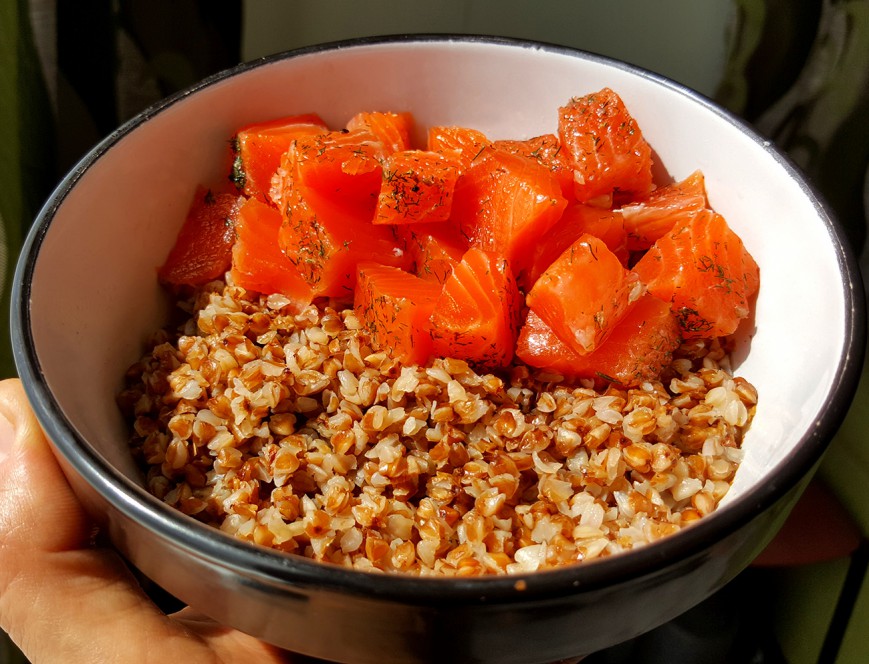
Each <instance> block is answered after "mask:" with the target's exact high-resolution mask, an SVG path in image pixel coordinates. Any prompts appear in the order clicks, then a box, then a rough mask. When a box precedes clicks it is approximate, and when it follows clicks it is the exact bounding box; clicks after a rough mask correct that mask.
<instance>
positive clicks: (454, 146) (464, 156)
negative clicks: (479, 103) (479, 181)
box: [426, 126, 492, 172]
mask: <svg viewBox="0 0 869 664" xmlns="http://www.w3.org/2000/svg"><path fill="white" fill-rule="evenodd" d="M491 144H492V142H491V141H490V140H489V139H488V138H486V135H485V134H484V133H483V132H481V131H477V130H476V129H468V128H467V127H440V126H435V127H430V128H429V130H428V138H427V141H426V146H427V149H429V150H431V151H432V152H438V153H440V154H442V155H444V156H446V157H449V158H451V159H452V160H453V161H455V162H456V163H457V164H458V165H459V170H460V171H462V172H464V171H465V170H467V169H468V168H470V166H471V164H473V163H474V162H475V161H477V160H478V159H481V158H482V157H483V154H484V152H485V149H486V148H487V147H489V146H490V145H491Z"/></svg>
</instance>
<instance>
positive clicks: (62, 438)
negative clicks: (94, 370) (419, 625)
mask: <svg viewBox="0 0 869 664" xmlns="http://www.w3.org/2000/svg"><path fill="white" fill-rule="evenodd" d="M417 42H421V43H426V44H430V43H436V42H446V43H482V44H488V45H501V46H506V47H512V48H523V49H531V50H543V51H549V52H553V53H556V54H561V55H568V56H571V57H578V58H581V59H585V60H590V61H593V62H597V63H599V64H603V65H606V66H608V67H612V68H616V69H620V70H623V71H627V72H629V73H633V74H635V75H637V76H640V77H642V78H646V79H649V80H652V81H654V82H656V83H658V84H660V85H662V86H663V87H666V88H669V89H670V90H672V91H675V92H677V93H678V94H680V95H683V96H685V97H689V98H690V99H692V100H693V101H695V102H696V103H697V104H699V105H700V106H703V107H705V108H706V109H707V110H708V111H710V112H712V113H714V114H715V115H718V116H719V117H721V118H722V119H724V120H725V121H726V122H727V123H729V124H730V125H732V126H734V127H736V128H737V129H739V130H740V131H741V132H742V133H743V134H745V135H746V136H748V137H749V138H751V139H752V140H753V141H754V142H756V143H758V144H760V145H761V146H762V147H763V148H764V149H765V150H766V151H767V152H769V153H770V154H771V155H772V156H773V157H774V158H775V159H776V160H777V162H778V163H779V164H780V165H781V167H782V168H783V169H785V171H786V172H787V173H788V174H789V175H790V177H791V178H792V179H794V180H796V181H797V182H798V183H799V185H800V187H801V188H802V190H803V191H804V192H805V193H806V195H807V196H808V197H809V198H810V199H811V200H812V201H813V203H814V205H815V208H816V210H817V212H818V216H819V217H820V218H821V219H822V220H823V221H824V223H825V224H826V227H827V231H828V233H829V235H830V237H831V241H832V243H833V245H834V248H835V250H836V252H837V256H838V262H839V267H840V270H841V273H842V277H843V280H842V283H843V297H844V299H845V303H846V311H845V314H846V321H845V324H846V329H845V339H844V348H843V353H842V356H841V358H840V362H839V366H838V367H837V372H836V376H837V378H836V381H835V383H834V385H833V387H832V389H831V391H830V394H829V395H828V397H827V399H826V401H825V403H824V404H823V406H822V408H821V410H820V413H819V416H818V418H817V419H816V421H815V422H814V423H813V426H812V427H811V429H810V430H808V431H807V432H806V433H805V435H804V436H803V438H802V439H801V440H800V442H799V443H798V445H797V447H796V451H795V453H794V454H793V455H791V456H790V457H789V458H788V459H786V460H785V461H784V462H782V465H781V468H780V472H779V473H778V474H777V475H776V476H775V477H774V478H771V480H770V481H768V482H766V483H764V484H762V485H760V486H757V487H754V488H753V489H752V490H751V491H749V492H748V493H746V494H745V495H743V496H740V497H739V499H737V500H736V501H734V502H733V503H731V504H730V505H729V506H728V508H727V509H724V510H721V511H719V512H717V513H715V514H714V515H712V517H710V518H707V519H702V520H701V521H700V522H698V523H697V524H695V525H693V526H692V527H690V528H687V529H685V530H683V531H681V532H680V533H678V534H676V535H674V536H672V537H669V538H666V539H664V540H662V541H659V542H657V543H655V544H654V545H651V546H646V547H642V548H640V549H637V550H634V551H632V552H630V553H627V554H622V555H618V556H613V557H609V558H606V559H603V560H596V561H592V562H589V563H585V564H579V565H575V566H571V567H566V568H559V569H555V570H547V571H541V572H533V573H529V574H520V575H508V576H497V577H474V578H449V579H444V578H434V577H416V576H409V575H391V574H374V573H368V572H360V571H357V570H350V569H345V568H341V567H338V566H332V565H324V564H322V563H318V562H315V561H312V560H308V559H306V558H303V557H300V556H294V555H286V554H282V553H279V552H275V551H272V550H269V549H265V548H261V547H258V546H255V545H252V544H248V543H246V542H242V541H238V540H235V539H233V538H231V537H230V536H227V535H225V534H223V533H219V532H218V531H216V530H215V529H213V528H211V527H209V526H205V525H203V524H201V523H199V522H198V521H195V520H194V519H191V518H190V517H186V516H185V515H183V514H181V513H180V512H177V511H175V510H174V509H172V508H170V507H168V506H166V505H165V504H163V503H162V502H160V501H159V500H157V499H156V498H155V497H153V496H151V495H150V494H149V493H147V491H145V490H144V489H143V488H142V487H140V486H138V485H136V484H135V483H133V482H132V481H130V480H129V479H127V478H126V477H125V476H124V475H122V474H121V473H120V472H119V471H118V470H116V469H115V468H114V467H112V466H111V465H110V464H108V463H107V462H106V461H105V460H104V459H103V458H102V457H101V456H100V455H99V454H98V453H96V452H95V450H94V449H93V448H92V447H90V445H89V444H88V443H87V442H86V441H85V440H83V439H82V438H81V437H80V436H79V435H78V433H77V432H76V430H75V428H74V427H73V425H72V424H71V422H69V420H67V418H66V416H65V415H64V413H63V411H62V409H61V407H60V405H59V403H58V402H57V401H56V400H55V399H54V397H53V396H52V394H51V391H50V389H49V387H48V385H47V383H46V381H45V380H44V378H43V374H42V369H41V366H40V362H39V357H38V355H37V352H36V348H35V345H34V342H33V339H32V337H31V334H30V329H31V326H30V323H31V320H30V307H29V305H30V298H31V279H32V277H33V272H34V269H35V265H36V261H37V258H38V255H39V249H40V246H41V244H42V241H43V240H44V238H45V236H46V234H47V232H48V230H49V228H50V226H51V220H52V218H53V217H54V215H55V214H56V212H57V210H58V208H59V207H60V206H61V204H62V203H63V201H64V199H65V197H66V196H67V194H68V193H69V192H70V191H71V189H72V188H73V187H74V186H75V184H76V182H77V181H78V180H79V178H81V177H82V175H83V174H84V173H85V172H86V171H87V170H88V168H90V166H92V165H93V164H94V163H95V162H96V161H97V160H99V158H100V157H101V156H102V155H103V154H105V153H106V152H107V151H108V150H110V149H111V148H112V146H113V145H114V144H115V143H117V142H118V141H119V140H120V139H121V138H123V137H124V136H125V135H126V134H128V133H130V132H131V131H133V130H135V129H136V128H137V127H138V126H140V125H142V124H144V123H146V122H147V121H148V120H149V119H150V118H152V117H154V116H155V115H157V114H159V113H161V112H162V111H164V110H165V109H167V108H169V107H170V106H172V105H173V104H176V103H179V102H181V101H183V100H184V99H185V98H186V97H188V96H190V95H192V94H195V93H196V92H197V91H199V90H202V89H203V88H206V87H209V86H212V85H214V84H217V83H219V82H221V81H224V80H226V79H228V78H231V77H233V76H234V75H236V74H239V73H243V72H246V71H248V70H250V69H253V68H257V67H261V66H267V65H269V64H271V63H275V62H278V61H281V60H284V59H287V58H296V57H300V56H305V55H311V54H317V53H321V52H325V51H334V50H346V49H353V48H359V47H367V46H380V45H390V44H412V43H417ZM845 237H846V236H845V234H844V231H843V230H842V228H841V226H840V225H839V223H838V221H837V220H836V219H835V216H834V215H833V214H832V212H831V211H830V208H829V207H828V205H827V204H826V203H825V202H824V200H823V198H822V197H821V195H820V194H819V192H817V191H816V190H815V188H814V186H813V185H812V184H810V183H809V182H807V181H806V179H804V177H803V176H802V175H801V174H800V171H799V169H798V167H797V166H796V165H795V164H794V163H793V162H792V161H791V160H790V158H789V157H787V156H786V155H785V154H783V153H782V152H781V151H779V150H778V149H777V148H776V147H775V146H773V145H771V143H770V141H768V140H765V139H764V138H762V137H761V136H759V135H758V134H757V133H756V132H755V131H754V130H753V129H752V128H751V127H750V126H749V125H748V124H747V123H745V122H744V121H743V120H741V119H740V118H738V117H737V116H735V115H734V114H732V113H731V112H729V111H727V110H725V109H723V108H721V107H719V106H718V105H716V104H715V103H714V102H712V101H711V100H710V99H708V98H707V97H705V96H704V95H702V94H700V93H698V92H696V91H694V90H691V89H690V88H688V87H686V86H683V85H681V84H679V83H676V82H674V81H672V80H670V79H668V78H666V77H664V76H662V75H659V74H656V73H653V72H650V71H648V70H646V69H643V68H641V67H638V66H635V65H631V64H628V63H625V62H621V61H618V60H615V59H613V58H609V57H606V56H602V55H599V54H596V53H591V52H588V51H583V50H580V49H576V48H570V47H566V46H562V45H557V44H551V43H546V42H540V41H533V40H527V39H517V38H511V37H497V36H490V35H453V34H415V35H410V34H405V35H386V36H378V37H365V38H358V39H349V40H343V41H336V42H329V43H324V44H318V45H314V46H307V47H303V48H298V49H293V50H290V51H285V52H282V53H276V54H274V55H270V56H266V57H263V58H259V59H256V60H252V61H250V62H246V63H242V64H239V65H237V66H236V67H233V68H230V69H227V70H225V71H222V72H219V73H217V74H214V75H212V76H210V77H208V78H206V79H203V80H202V81H201V82H199V83H197V84H196V85H194V86H192V87H190V88H188V89H186V90H184V91H181V92H179V93H176V94H174V95H172V96H170V97H167V98H166V99H164V100H162V101H160V102H158V103H156V104H154V105H153V106H151V107H149V108H147V109H146V110H144V111H142V112H141V113H140V114H138V115H137V116H136V117H134V118H132V119H131V120H129V121H128V122H126V123H124V124H123V125H122V126H120V127H119V128H118V129H116V130H115V131H114V132H112V133H111V134H110V135H108V136H107V137H106V138H105V139H103V140H102V141H101V142H100V143H99V144H97V145H96V146H95V147H94V148H93V149H92V150H91V151H90V152H89V153H88V154H86V155H85V156H84V157H83V158H82V159H81V161H79V163H78V164H77V165H76V166H75V167H74V168H73V169H72V170H71V171H70V172H69V173H68V174H67V175H66V177H65V178H64V179H63V180H62V181H61V182H60V183H59V184H58V186H57V188H56V189H55V191H54V192H53V193H52V195H51V196H50V197H49V199H48V200H47V202H46V203H45V205H44V207H43V208H42V210H41V211H40V212H39V214H38V215H37V217H36V220H35V223H34V225H33V227H32V228H31V230H30V232H29V234H28V236H27V239H26V241H25V244H24V247H23V249H22V251H21V254H20V258H19V261H18V265H17V268H16V271H15V276H14V282H13V291H12V310H11V314H12V316H11V322H12V340H13V353H14V358H15V362H16V366H17V368H18V371H19V375H20V377H21V379H22V382H23V384H24V388H25V390H26V393H27V395H28V398H29V399H30V401H31V404H32V406H33V408H34V410H35V412H36V414H37V417H38V419H39V421H40V423H41V424H42V426H43V427H44V429H45V431H46V433H47V434H48V438H49V439H50V441H51V442H52V445H53V446H54V448H55V451H56V452H57V453H59V454H60V455H61V456H62V457H63V459H64V460H65V461H66V462H67V463H68V464H69V466H71V468H72V469H73V470H74V471H75V472H76V473H78V474H79V475H80V476H81V477H82V478H83V479H84V480H85V481H86V482H87V483H88V484H90V485H91V487H93V488H94V489H95V490H96V491H97V492H98V494H99V495H100V496H101V497H102V498H103V499H105V500H106V501H107V502H108V503H109V504H111V505H113V506H114V507H115V508H116V509H118V510H119V511H120V512H121V513H122V514H123V515H125V516H126V517H128V518H130V519H133V520H135V521H137V522H139V523H140V524H141V525H142V526H144V527H145V528H146V529H147V530H149V531H150V532H152V533H153V534H155V535H157V536H159V537H162V538H165V539H166V540H169V541H172V542H174V544H175V545H176V546H178V547H180V548H182V549H184V550H186V551H187V552H188V553H189V554H190V555H194V556H197V557H200V558H203V559H207V560H209V561H211V562H212V563H214V564H216V565H218V566H222V567H225V568H228V569H232V570H234V571H235V572H237V573H239V574H241V575H244V576H248V577H250V578H251V579H256V580H258V581H259V582H261V583H264V584H266V585H270V586H274V587H280V586H281V585H286V586H287V587H289V586H293V585H295V586H304V585H311V586H316V587H318V588H320V589H323V590H331V591H334V592H339V593H350V594H356V595H364V596H371V597H381V598H384V599H390V600H393V601H397V602H402V603H408V604H426V605H449V604H462V603H464V604H467V603H480V602H488V603H498V602H522V601H531V600H535V601H537V600H545V599H550V598H557V597H559V596H564V595H570V594H575V593H577V592H582V591H587V590H593V589H599V588H602V587H605V586H611V585H617V584H621V583H626V582H629V581H631V580H633V579H638V578H641V577H643V576H648V575H651V574H655V573H659V572H661V571H662V570H663V569H664V568H666V567H668V566H671V565H673V564H675V563H676V562H679V561H686V560H688V559H690V558H694V557H698V556H701V555H702V554H703V552H704V551H705V550H707V549H708V547H709V545H710V543H712V542H714V541H716V540H718V539H719V538H722V537H725V536H727V535H730V534H732V533H735V532H736V531H737V530H739V529H740V528H741V527H743V526H745V525H746V524H748V523H749V522H750V521H752V520H753V519H754V517H755V516H756V515H757V514H759V513H761V512H763V511H765V510H766V509H768V508H770V507H772V506H773V505H774V504H775V503H776V502H777V501H778V500H779V499H780V498H781V497H782V496H784V495H785V493H786V492H787V491H788V490H789V489H791V488H793V487H794V486H796V485H797V484H798V482H799V481H800V479H801V478H803V477H804V476H805V475H806V474H808V473H810V472H811V471H812V469H813V467H814V466H815V464H816V463H817V462H818V461H819V459H820V458H821V456H822V454H823V452H824V450H825V448H826V446H827V444H828V443H829V441H830V439H831V438H832V437H833V435H834V434H835V432H836V430H837V429H838V428H839V425H840V424H841V422H842V420H843V418H844V416H845V414H846V412H847V409H848V407H849V405H850V403H851V401H852V399H853V396H854V393H855V391H856V388H857V382H858V379H859V376H860V371H861V369H862V361H863V352H864V340H865V329H866V311H865V304H864V296H863V284H862V280H861V278H860V271H859V268H858V266H857V262H856V260H855V258H854V256H853V254H852V251H851V250H850V249H849V247H848V245H847V244H846V242H845V241H844V240H843V238H845ZM170 590H171V589H170Z"/></svg>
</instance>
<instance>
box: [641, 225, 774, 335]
mask: <svg viewBox="0 0 869 664" xmlns="http://www.w3.org/2000/svg"><path fill="white" fill-rule="evenodd" d="M634 272H635V273H636V274H637V275H638V276H639V278H640V280H641V281H642V282H643V283H644V284H646V285H647V287H648V290H649V292H650V293H652V294H653V295H654V296H655V297H658V298H660V299H661V300H663V301H665V302H667V303H669V305H670V307H671V309H672V310H673V312H674V314H675V315H676V318H677V319H678V320H679V324H680V326H681V328H682V335H683V336H684V337H685V338H686V339H693V338H712V337H719V336H724V335H728V334H733V333H734V332H735V331H736V328H737V327H738V325H739V322H740V321H741V320H743V319H744V318H747V317H748V315H749V313H750V311H751V308H750V302H749V298H750V297H751V296H752V295H753V294H754V291H756V290H757V287H758V284H759V280H760V275H759V270H758V267H757V263H755V261H754V259H753V258H752V256H751V255H750V254H749V253H748V251H747V250H746V248H745V246H744V245H743V243H742V240H740V238H739V236H738V235H736V233H734V232H733V231H732V230H731V228H730V227H729V226H728V225H727V222H726V221H725V219H724V217H722V216H721V215H720V214H718V213H716V212H713V211H712V210H704V211H702V212H700V213H697V214H695V215H693V216H692V217H690V218H688V219H685V220H684V221H681V222H679V223H678V224H677V225H676V226H674V227H673V228H672V229H671V230H670V232H669V233H667V234H666V235H664V236H663V237H662V238H659V239H658V240H657V242H655V244H654V245H652V248H651V249H649V251H648V252H646V254H645V255H644V256H643V257H642V258H641V259H640V260H639V261H638V262H637V264H636V265H635V266H634Z"/></svg>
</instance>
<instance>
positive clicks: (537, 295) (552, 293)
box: [525, 233, 643, 355]
mask: <svg viewBox="0 0 869 664" xmlns="http://www.w3.org/2000/svg"><path fill="white" fill-rule="evenodd" d="M642 290H643V289H642V285H641V284H640V283H639V279H638V278H637V275H635V274H633V273H632V272H630V271H629V270H626V269H625V268H624V267H623V266H622V264H621V261H619V259H618V258H617V257H616V255H615V254H614V253H613V252H612V251H610V250H609V249H608V248H607V246H606V244H604V242H603V241H602V240H599V239H598V238H596V237H594V236H593V235H589V234H587V233H586V234H585V235H582V236H581V237H580V238H579V239H578V240H577V241H576V242H574V243H573V244H572V245H570V247H568V248H567V249H566V250H565V251H564V252H563V253H562V254H561V255H560V256H559V257H558V258H557V259H555V261H554V262H553V263H552V264H551V265H550V266H549V267H548V268H547V269H546V271H545V272H544V273H543V274H542V275H541V276H540V278H539V279H538V280H537V281H536V282H535V283H534V286H533V287H532V288H531V290H530V291H529V292H528V295H527V297H526V299H525V301H526V304H527V305H528V307H529V308H530V309H534V311H536V312H537V315H538V316H540V318H542V319H543V321H544V322H545V323H546V324H547V325H548V326H549V327H550V328H552V331H553V332H554V333H555V334H556V335H557V336H558V338H559V339H561V340H562V341H563V342H564V343H565V344H567V346H569V347H570V348H572V349H573V350H574V352H576V353H578V354H579V355H585V354H588V353H590V352H592V351H593V350H595V349H596V348H597V347H598V346H600V345H601V344H602V343H603V342H604V340H605V339H606V338H607V336H608V335H609V333H610V332H611V331H612V329H613V328H614V327H615V325H616V324H617V323H618V322H619V321H620V320H621V318H622V316H624V314H625V313H626V312H627V310H628V307H629V306H630V305H631V304H632V303H633V302H634V301H635V300H637V299H638V298H639V296H640V295H641V294H642Z"/></svg>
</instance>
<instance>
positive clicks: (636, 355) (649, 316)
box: [516, 293, 681, 387]
mask: <svg viewBox="0 0 869 664" xmlns="http://www.w3.org/2000/svg"><path fill="white" fill-rule="evenodd" d="M680 342H681V336H680V330H679V324H678V322H677V321H676V318H675V316H674V315H673V313H672V312H671V311H670V307H669V306H667V304H666V303H665V302H662V301H661V300H659V299H658V298H656V297H654V296H653V295H650V294H648V293H647V294H646V295H644V296H642V297H641V298H640V299H639V300H637V301H636V302H635V303H633V304H632V305H631V307H630V308H629V310H628V311H627V313H626V314H625V316H624V317H623V318H622V319H621V320H620V321H619V322H618V323H617V324H616V325H615V326H614V327H613V330H612V333H611V334H610V335H609V336H608V337H607V339H606V341H604V342H603V343H602V344H601V345H600V346H599V347H598V348H596V349H595V350H594V351H592V352H591V353H586V354H585V355H580V354H579V353H577V352H575V351H574V350H573V349H572V348H571V347H570V346H568V345H567V344H565V343H564V342H563V341H561V339H559V338H558V336H557V335H556V334H555V333H554V332H553V331H552V328H550V327H549V326H548V325H547V324H546V323H545V322H544V321H543V319H542V318H540V316H538V315H537V313H536V312H535V311H534V310H533V309H529V310H528V315H527V317H526V319H525V324H524V325H523V326H522V329H521V331H520V333H519V339H518V340H517V342H516V356H517V357H518V358H519V359H520V360H522V361H523V362H525V363H526V364H528V365H530V366H533V367H538V368H541V369H547V370H550V371H555V372H557V373H559V374H561V375H562V376H564V377H566V378H592V379H595V380H599V381H604V382H608V383H616V384H619V385H622V386H624V387H637V386H639V385H641V384H642V383H643V382H644V381H650V380H654V379H656V378H657V377H658V376H659V375H660V373H661V371H662V370H663V369H664V368H665V367H667V366H669V364H670V362H671V361H672V359H673V351H675V350H676V349H677V348H678V347H679V344H680Z"/></svg>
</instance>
